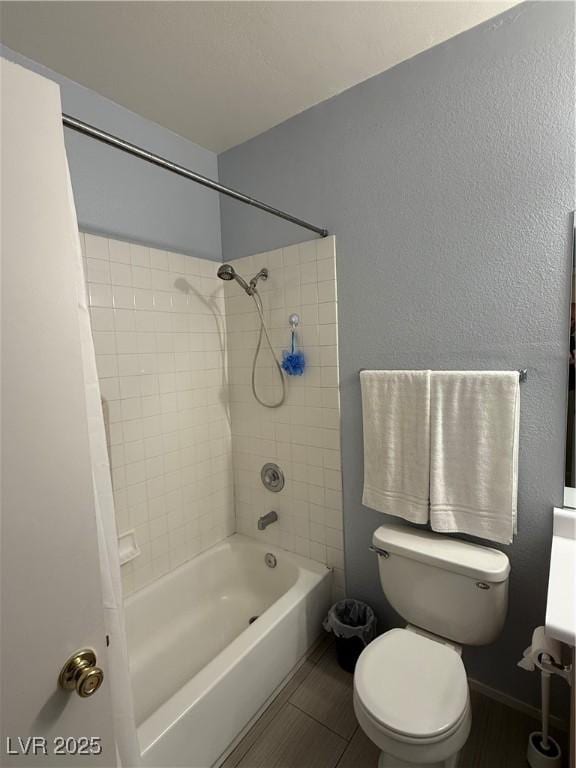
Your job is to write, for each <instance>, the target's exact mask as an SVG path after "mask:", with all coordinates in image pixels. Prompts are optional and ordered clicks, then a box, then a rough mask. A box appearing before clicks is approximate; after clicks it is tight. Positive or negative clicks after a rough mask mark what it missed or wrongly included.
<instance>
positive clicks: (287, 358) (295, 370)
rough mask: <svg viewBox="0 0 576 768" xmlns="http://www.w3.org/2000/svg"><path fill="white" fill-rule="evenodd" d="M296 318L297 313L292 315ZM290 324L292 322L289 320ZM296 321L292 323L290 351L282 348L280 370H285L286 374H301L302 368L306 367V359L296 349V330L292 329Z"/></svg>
mask: <svg viewBox="0 0 576 768" xmlns="http://www.w3.org/2000/svg"><path fill="white" fill-rule="evenodd" d="M293 317H295V318H298V315H293ZM291 325H292V322H291ZM295 325H296V323H294V325H292V344H291V349H290V351H288V350H284V353H283V354H282V370H283V371H285V372H286V373H287V374H288V376H302V374H303V373H304V368H306V359H305V357H304V353H303V352H300V351H298V352H297V351H296V331H295V330H294V328H295Z"/></svg>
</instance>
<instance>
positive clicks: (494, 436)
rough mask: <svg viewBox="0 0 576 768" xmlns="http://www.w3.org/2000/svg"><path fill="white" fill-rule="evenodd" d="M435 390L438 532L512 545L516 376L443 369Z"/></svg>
mask: <svg viewBox="0 0 576 768" xmlns="http://www.w3.org/2000/svg"><path fill="white" fill-rule="evenodd" d="M430 391H431V408H430V430H431V435H430V456H431V463H430V522H431V525H432V530H434V531H444V532H454V533H468V534H471V535H472V536H479V537H481V538H484V539H490V540H491V541H498V542H500V543H502V544H510V543H511V541H512V536H513V534H514V533H516V512H517V495H518V425H519V414H520V381H519V374H518V372H517V371H512V372H508V371H438V372H434V373H432V376H431V390H430Z"/></svg>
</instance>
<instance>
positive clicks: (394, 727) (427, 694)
mask: <svg viewBox="0 0 576 768" xmlns="http://www.w3.org/2000/svg"><path fill="white" fill-rule="evenodd" d="M354 689H355V692H356V696H357V698H358V700H359V701H360V703H361V704H362V706H363V707H364V709H365V710H366V711H367V712H368V713H369V714H370V715H371V717H372V718H373V719H375V720H377V721H378V722H380V723H381V724H382V726H383V727H384V728H385V729H388V730H391V731H394V732H396V733H398V734H402V735H404V736H410V737H411V738H416V739H417V738H422V739H425V738H433V737H435V736H441V735H442V734H443V733H445V732H446V731H449V730H450V729H451V728H453V727H454V726H455V725H456V724H457V723H458V721H459V720H460V719H461V717H462V715H463V714H464V711H465V709H466V705H467V702H468V682H467V680H466V671H465V669H464V664H463V663H462V659H461V658H460V656H459V655H458V653H457V652H456V651H455V650H453V649H452V648H450V647H449V646H447V645H443V644H442V643H440V642H436V641H434V640H430V639H428V638H427V637H423V636H422V635H417V634H416V633H415V632H410V631H408V630H405V629H392V630H390V631H389V632H386V633H385V634H384V635H381V636H380V637H379V638H377V639H376V640H374V641H373V642H372V643H370V644H369V645H368V646H367V647H366V648H365V649H364V652H363V653H362V655H361V656H360V658H359V660H358V663H357V665H356V670H355V672H354Z"/></svg>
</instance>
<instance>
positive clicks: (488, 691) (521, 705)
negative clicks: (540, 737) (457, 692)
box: [468, 677, 568, 731]
mask: <svg viewBox="0 0 576 768" xmlns="http://www.w3.org/2000/svg"><path fill="white" fill-rule="evenodd" d="M468 683H469V685H470V688H471V689H472V690H473V691H478V693H481V694H482V695H483V696H486V697H487V698H489V699H494V701H499V702H500V703H501V704H505V705H506V706H507V707H510V708H511V709H516V710H518V711H519V712H523V713H524V714H525V715H529V716H530V717H534V718H536V719H537V720H540V719H541V711H540V710H539V709H538V707H532V706H531V705H530V704H526V703H525V702H524V701H520V699H515V698H514V697H513V696H509V695H508V694H507V693H502V691H499V690H497V689H496V688H491V687H490V686H489V685H485V684H484V683H481V682H479V681H478V680H473V679H472V678H471V677H469V678H468ZM550 725H551V726H552V727H553V728H556V730H558V731H568V722H567V721H566V720H562V718H561V717H556V716H555V715H550Z"/></svg>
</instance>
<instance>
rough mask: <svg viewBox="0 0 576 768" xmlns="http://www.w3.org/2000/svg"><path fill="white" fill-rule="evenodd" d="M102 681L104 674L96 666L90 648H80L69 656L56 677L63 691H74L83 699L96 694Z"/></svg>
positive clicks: (94, 656) (94, 655) (93, 654)
mask: <svg viewBox="0 0 576 768" xmlns="http://www.w3.org/2000/svg"><path fill="white" fill-rule="evenodd" d="M103 680H104V672H102V670H101V669H100V667H97V666H96V654H95V653H94V651H93V650H92V649H91V648H82V649H81V650H79V651H75V653H73V654H72V656H70V658H69V659H68V660H67V661H66V663H65V664H64V666H63V667H62V669H61V670H60V675H59V677H58V685H59V686H60V688H63V689H64V690H65V691H73V690H76V693H77V694H78V696H80V697H81V698H83V699H85V698H87V697H88V696H92V694H93V693H96V691H97V690H98V688H100V686H101V685H102V681H103Z"/></svg>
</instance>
